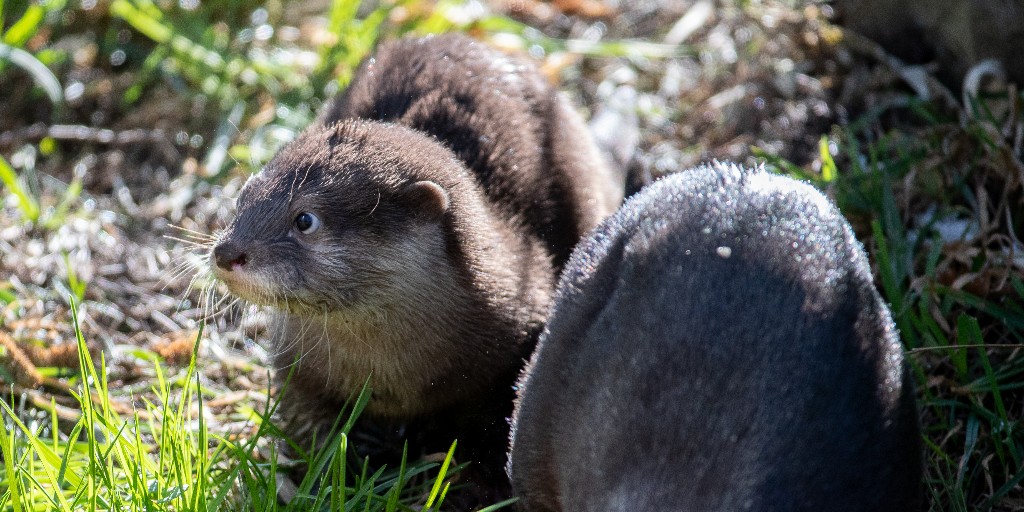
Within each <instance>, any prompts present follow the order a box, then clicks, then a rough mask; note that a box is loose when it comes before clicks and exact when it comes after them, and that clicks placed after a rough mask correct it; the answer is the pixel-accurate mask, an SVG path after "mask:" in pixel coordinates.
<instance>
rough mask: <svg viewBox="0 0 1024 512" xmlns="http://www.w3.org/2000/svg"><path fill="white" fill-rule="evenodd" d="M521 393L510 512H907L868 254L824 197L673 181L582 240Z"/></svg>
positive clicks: (750, 184)
mask: <svg viewBox="0 0 1024 512" xmlns="http://www.w3.org/2000/svg"><path fill="white" fill-rule="evenodd" d="M520 387H521V389H520V393H521V394H520V397H519V399H518V405H517V410H516V415H515V417H514V424H513V434H512V449H511V456H510V463H509V472H510V475H511V477H512V483H513V487H514V490H515V491H516V492H517V494H518V495H519V496H520V497H521V501H520V505H521V508H522V509H523V510H528V511H532V512H537V511H613V510H614V511H659V512H662V511H702V512H706V511H727V510H728V511H738V510H751V511H755V510H756V511H815V512H817V511H822V510H828V511H851V512H852V511H865V510H871V511H893V512H896V511H900V512H906V511H912V510H918V509H919V497H920V493H921V487H920V477H921V453H920V448H919V432H918V422H917V413H916V410H915V406H914V398H913V391H912V389H911V384H910V381H909V376H908V372H907V369H906V367H905V365H904V362H903V356H902V349H901V345H900V341H899V339H898V337H897V334H896V329H895V327H894V325H893V322H892V319H891V315H890V312H889V310H888V308H887V307H886V305H885V304H884V303H883V301H882V299H881V297H880V296H879V295H878V292H877V291H876V290H875V288H874V286H873V285H872V281H871V272H870V270H869V267H868V262H867V259H866V257H865V254H864V252H863V250H862V248H861V246H860V244H859V243H858V242H857V240H856V239H855V238H854V236H853V233H852V231H851V229H850V227H849V225H848V223H847V222H846V221H845V220H844V219H843V217H842V216H841V215H840V213H839V212H838V211H837V210H836V208H835V207H834V206H832V205H831V203H829V201H828V200H827V199H826V198H825V197H823V196H822V195H821V194H820V193H818V192H817V191H815V190H814V189H813V188H811V187H810V186H807V185H805V184H802V183H799V182H796V181H794V180H791V179H788V178H784V177H780V176H775V175H771V174H769V173H767V172H765V171H762V170H744V169H740V168H737V167H735V166H726V165H716V166H713V167H702V168H698V169H694V170H690V171H685V172H682V173H679V174H676V175H672V176H669V177H667V178H664V179H662V180H660V181H658V182H656V183H654V184H653V185H651V186H649V187H647V188H646V189H644V190H642V191H641V192H640V193H639V194H638V195H637V196H634V197H633V198H631V199H630V200H629V201H627V202H626V204H625V206H623V207H622V208H621V209H620V210H619V212H617V213H616V214H615V215H614V216H613V217H611V218H610V219H609V220H607V221H606V222H605V223H604V224H602V225H601V227H599V228H598V229H597V230H596V231H595V232H594V233H593V234H592V235H591V236H589V237H588V238H587V239H585V240H584V241H583V242H581V243H580V244H579V246H578V247H577V249H576V251H575V252H574V253H573V255H572V257H571V259H570V260H569V263H568V264H567V266H566V269H565V272H564V274H563V275H562V279H561V282H560V284H559V287H558V291H557V294H556V298H555V304H554V306H553V312H552V314H551V316H550V317H549V319H548V323H547V327H546V328H545V331H544V333H543V334H542V335H541V339H540V342H539V343H538V346H537V350H536V352H535V353H534V356H533V358H532V359H531V362H530V364H529V365H528V367H527V370H526V371H524V376H523V378H522V381H521V383H520Z"/></svg>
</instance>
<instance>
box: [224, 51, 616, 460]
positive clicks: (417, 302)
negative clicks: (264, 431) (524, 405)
mask: <svg viewBox="0 0 1024 512" xmlns="http://www.w3.org/2000/svg"><path fill="white" fill-rule="evenodd" d="M622 194H623V184H622V182H621V180H619V179H616V178H614V177H613V175H612V173H611V171H610V170H609V169H608V168H607V167H606V166H605V165H604V164H603V162H602V160H601V158H600V157H599V154H598V151H597V149H596V148H595V146H594V144H593V142H592V141H591V140H590V139H589V136H588V134H587V131H586V127H585V125H584V124H583V122H582V120H581V119H580V118H579V116H578V114H576V113H575V112H574V111H573V109H572V107H571V106H570V105H569V104H568V103H567V101H566V100H565V99H563V97H562V96H561V95H560V94H559V93H557V91H555V90H554V89H553V88H552V87H551V86H550V85H549V84H547V83H546V82H545V81H544V80H543V79H542V78H541V76H540V74H539V73H538V72H537V71H536V70H535V69H534V68H533V67H532V66H530V65H529V64H527V63H525V62H521V61H519V60H517V59H515V58H512V57H509V56H507V55H504V54H502V53H499V52H497V51H495V50H492V49H489V48H488V47H486V46H484V45H483V44H480V43H477V42H474V41H473V40H471V39H469V38H467V37H464V36H458V35H448V36H437V37H427V38H423V39H407V40H400V41H396V42H392V43H388V44H384V45H383V46H381V47H380V48H379V50H378V51H377V52H376V54H375V55H373V56H372V57H370V58H369V59H367V60H366V61H365V62H364V63H363V65H362V66H361V67H360V69H359V70H358V72H357V73H356V76H355V78H354V79H353V81H352V83H351V85H350V86H349V88H348V89H347V90H346V91H345V93H344V94H343V95H341V96H340V97H339V98H338V99H337V100H336V101H334V102H333V103H332V104H330V105H328V107H327V108H326V109H325V111H324V113H323V114H322V116H321V118H320V120H319V121H318V122H317V123H315V124H314V125H313V126H311V127H310V128H308V129H307V130H306V131H305V132H304V133H302V134H301V135H299V136H298V138H297V139H296V140H295V141H293V142H291V143H290V144H288V145H287V146H285V147H284V148H283V149H282V150H281V151H280V152H279V153H278V154H277V156H275V157H274V159H273V160H271V162H270V163H268V164H267V166H266V168H264V169H263V170H262V171H261V172H260V173H259V174H257V175H254V176H253V177H252V178H251V179H250V180H249V182H248V183H247V184H246V185H245V187H244V188H243V190H242V191H241V193H240V195H239V198H238V213H237V217H236V218H235V219H234V221H233V222H232V224H231V225H230V226H229V227H228V228H227V229H226V230H225V231H224V232H223V233H221V234H220V236H219V238H218V241H217V243H216V245H215V247H214V248H213V250H212V252H211V253H210V260H211V263H212V264H214V271H215V275H216V276H217V277H218V278H219V279H220V280H221V281H223V282H224V283H225V284H226V285H227V286H228V288H229V289H230V290H231V292H232V293H233V294H235V295H237V296H239V297H242V298H243V299H246V300H248V301H251V302H254V303H257V304H264V305H268V306H271V307H272V308H273V309H274V310H275V316H276V327H274V329H273V339H272V346H273V353H274V364H275V366H276V367H277V370H278V376H279V377H281V378H282V379H283V378H284V377H286V376H287V375H289V373H291V375H292V377H291V381H290V382H289V383H288V386H287V389H286V397H285V399H284V400H283V401H282V408H283V409H284V410H285V411H284V412H285V416H286V417H287V416H291V417H295V418H298V421H296V420H294V419H293V420H291V421H289V430H291V433H292V434H293V435H297V436H299V437H307V436H306V434H307V432H306V430H307V428H316V427H320V426H322V422H329V421H330V420H333V419H334V416H335V415H336V414H337V412H338V409H339V407H340V404H342V403H343V402H344V401H345V400H346V399H347V398H349V397H350V396H352V395H353V394H354V393H355V392H357V391H358V390H359V389H360V388H361V386H362V385H363V383H364V382H365V380H366V379H367V377H368V376H370V375H371V374H372V378H371V381H370V384H371V387H372V389H373V395H372V398H371V399H370V402H369V405H368V406H367V408H366V413H365V414H366V416H368V417H369V418H370V419H376V420H381V421H383V422H393V423H394V424H402V423H403V422H407V421H420V422H421V423H420V424H421V425H422V424H423V423H429V424H430V425H431V427H429V428H433V429H434V430H436V431H437V432H439V433H440V435H442V436H444V438H445V439H444V441H439V442H438V444H436V445H434V446H433V447H432V449H446V448H447V444H448V443H450V442H451V439H452V437H458V438H459V442H460V447H464V448H466V449H465V450H462V451H461V453H462V455H463V457H468V458H469V459H471V460H476V461H479V460H480V459H490V461H491V462H492V463H493V465H494V466H495V467H496V468H497V471H496V473H495V474H497V475H501V479H504V478H505V477H504V475H503V474H502V471H501V467H502V463H501V461H502V460H503V458H504V456H505V455H504V453H505V444H506V440H507V432H508V424H507V420H506V418H507V417H508V416H509V415H510V414H511V410H512V398H513V391H512V385H513V384H514V382H515V379H516V376H517V375H518V372H519V369H520V368H521V367H522V365H523V364H524V360H525V358H526V357H528V356H529V354H530V351H531V350H532V348H533V346H534V344H535V342H536V336H537V334H538V333H539V332H540V329H541V327H542V324H543V322H544V318H545V316H546V313H547V308H548V306H549V302H550V296H551V293H552V290H553V289H554V283H555V280H556V277H557V272H558V271H559V269H560V267H561V265H562V264H563V262H564V260H565V259H566V258H567V257H568V255H569V253H570V251H571V249H572V247H573V245H574V244H575V243H576V242H577V240H578V239H579V238H580V237H581V236H582V235H583V234H584V233H586V232H587V231H588V230H589V229H591V228H593V227H594V226H596V225H597V224H598V223H599V222H600V220H602V218H603V217H605V216H606V215H608V214H610V213H611V212H612V211H614V209H615V208H616V207H617V205H618V203H619V202H620V201H621V199H622ZM293 368H294V370H293V371H291V370H292V369H293ZM425 428H428V427H425ZM397 448H398V449H399V451H400V449H401V445H400V444H399V445H398V446H397ZM485 462H486V461H485Z"/></svg>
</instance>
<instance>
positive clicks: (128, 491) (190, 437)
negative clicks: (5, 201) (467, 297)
mask: <svg viewBox="0 0 1024 512" xmlns="http://www.w3.org/2000/svg"><path fill="white" fill-rule="evenodd" d="M76 311H77V309H76V308H74V307H73V308H72V315H73V318H72V319H71V321H72V322H74V327H75V334H76V337H77V343H78V349H79V352H78V353H79V364H80V371H79V373H78V375H76V376H75V377H72V378H70V379H69V381H71V382H74V386H73V388H74V391H73V395H74V397H75V399H76V401H77V403H78V406H79V409H80V412H81V414H80V417H79V418H78V420H77V421H76V422H74V424H72V425H66V424H62V422H61V421H59V420H58V416H57V413H56V412H55V411H54V410H53V409H51V411H50V413H49V418H48V420H49V421H42V422H40V421H30V422H28V423H26V422H25V421H23V420H22V419H21V418H22V416H23V415H22V414H19V413H18V412H17V410H18V409H19V406H18V405H16V404H14V403H7V402H0V418H2V419H3V423H4V426H5V428H4V429H0V458H2V466H3V468H2V472H0V490H2V492H0V510H13V511H16V512H18V511H27V510H54V511H70V510H156V511H162V510H166V511H172V510H173V511H187V510H196V511H198V510H231V509H239V510H368V511H378V510H384V511H398V510H402V511H407V510H414V509H415V510H423V511H427V510H440V507H441V505H442V504H443V502H444V498H445V495H446V494H447V492H448V489H449V486H450V482H449V481H447V477H448V476H450V475H451V472H452V470H453V469H455V468H453V467H451V460H452V459H451V457H452V454H453V452H454V449H455V445H453V446H452V450H451V451H449V453H448V454H447V457H446V458H445V459H444V461H443V462H441V463H440V464H437V463H417V464H414V465H407V464H406V462H405V458H404V457H403V459H402V462H401V465H400V467H398V468H390V469H389V468H386V467H382V468H379V469H377V470H376V471H374V472H370V471H369V470H368V468H369V466H368V464H369V463H368V461H363V463H362V466H361V467H355V468H352V467H348V466H347V464H349V462H348V461H350V460H357V459H353V458H352V457H353V456H352V452H351V448H350V447H349V444H348V438H347V434H348V432H349V430H350V429H351V428H352V426H353V424H354V421H355V418H356V417H357V416H358V414H359V413H360V412H361V410H362V409H363V407H365V405H366V401H367V400H368V398H369V391H368V389H364V390H363V392H362V393H361V394H360V395H359V397H358V398H357V399H356V400H355V401H354V402H353V404H352V406H351V407H349V408H347V410H348V411H350V414H349V415H348V416H346V418H345V421H344V423H343V424H342V425H340V428H339V429H338V430H336V432H335V433H334V434H332V435H331V436H330V441H329V442H328V443H326V445H325V446H324V447H323V448H322V449H319V450H316V451H313V452H310V453H308V454H305V452H303V453H304V455H305V456H306V457H307V458H305V459H300V461H299V462H301V463H302V464H303V465H305V466H306V467H307V468H309V471H307V472H306V476H305V477H304V478H303V479H301V480H300V482H299V484H298V487H297V492H296V494H295V497H294V498H293V499H292V500H291V501H290V502H289V503H288V504H281V503H280V502H279V498H278V492H277V489H278V484H279V481H278V476H279V475H280V474H282V473H283V472H284V471H285V470H284V469H283V468H281V467H280V466H279V465H278V460H277V457H276V453H277V449H276V447H277V444H278V443H279V442H280V439H281V438H280V437H278V434H279V432H277V430H276V429H275V428H274V427H273V425H272V424H271V423H270V422H269V421H267V418H269V417H270V414H271V413H272V410H270V409H268V410H266V411H262V412H257V411H250V414H251V422H252V423H253V424H254V425H256V429H255V431H254V432H253V433H251V434H247V435H233V434H230V433H215V432H211V431H210V430H209V429H208V425H207V419H206V418H207V414H206V411H205V409H204V396H203V395H204V393H203V390H202V387H201V384H200V383H201V379H200V372H199V371H198V370H197V368H196V365H195V359H194V355H193V360H192V362H191V363H190V364H189V366H188V367H187V369H185V370H184V372H183V373H181V374H178V375H175V376H168V375H165V374H164V371H163V369H162V367H161V365H160V363H159V361H158V360H156V359H154V360H153V361H152V362H153V369H154V370H155V372H156V379H155V383H154V385H153V387H152V390H151V393H148V394H147V395H146V396H145V397H138V402H141V404H142V405H141V407H139V408H138V409H135V410H134V411H131V412H129V413H128V414H125V411H124V410H123V409H124V404H123V403H115V402H114V401H113V399H112V398H111V393H110V389H108V380H107V375H106V372H105V370H104V368H105V364H104V361H93V360H92V356H91V355H90V352H89V350H88V349H87V346H86V345H87V344H86V340H85V339H84V337H83V335H82V332H81V330H80V329H79V327H78V323H77V314H76ZM97 363H98V364H97ZM36 418H38V416H36ZM261 453H265V455H261ZM414 506H415V507H417V508H413V507H414Z"/></svg>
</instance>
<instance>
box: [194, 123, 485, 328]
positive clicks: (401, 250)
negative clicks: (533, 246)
mask: <svg viewBox="0 0 1024 512" xmlns="http://www.w3.org/2000/svg"><path fill="white" fill-rule="evenodd" d="M453 172H454V173H465V172H468V171H467V170H465V168H464V167H463V166H462V165H461V164H460V163H459V162H458V161H457V160H456V159H455V157H454V155H452V154H451V152H449V151H448V150H446V149H445V148H444V147H442V146H441V145H440V144H438V143H436V142H434V141H432V140H430V139H428V138H427V137H425V136H423V135H420V134H418V133H416V132H414V131H412V130H409V129H405V128H402V127H398V126H394V125H389V124H384V123H375V122H365V121H346V122H342V123H338V124H334V125H331V126H326V127H325V126H314V127H312V128H310V129H309V130H307V131H306V132H304V133H303V134H302V135H300V136H299V137H298V138H297V139H296V140H295V141H293V142H292V143H290V144H288V145H287V146H286V147H284V149H282V150H281V151H280V152H279V153H278V154H277V156H275V157H274V159H273V160H271V162H270V163H269V164H267V166H266V167H265V168H264V169H263V170H262V171H261V172H260V173H258V174H256V175H253V176H252V177H251V178H250V179H249V181H248V182H247V183H246V184H245V186H244V187H243V188H242V190H241V193H240V194H239V197H238V207H237V216H236V217H235V219H234V220H233V221H232V223H231V224H230V225H229V226H228V228H227V229H226V230H224V231H223V232H222V233H221V234H220V236H219V237H218V239H217V243H216V244H215V246H214V247H213V250H212V251H211V252H210V254H209V261H210V265H211V267H212V269H213V272H214V275H215V276H216V277H217V278H218V279H219V280H221V281H222V282H223V283H224V284H226V285H227V287H228V288H229V289H230V291H231V292H232V293H233V294H234V295H236V296H238V297H241V298H243V299H245V300H248V301H250V302H254V303H257V304H263V305H270V306H274V307H276V308H278V309H283V310H286V311H290V312H292V313H300V314H301V313H304V312H305V313H307V314H308V313H315V312H329V311H340V310H344V309H346V308H356V307H360V306H367V307H375V306H379V304H375V302H379V301H383V300H388V299H389V298H390V300H394V299H393V298H394V296H395V290H394V288H395V287H396V286H402V283H403V282H405V281H408V279H406V276H403V273H408V272H417V271H419V272H422V271H423V269H426V268H429V267H430V264H429V263H430V262H431V261H434V260H437V259H438V258H443V254H444V251H445V242H444V224H445V222H447V217H448V216H449V215H448V213H449V208H450V206H451V205H450V201H449V197H450V196H449V188H450V187H452V186H457V184H455V183H454V182H452V181H451V179H450V176H451V175H452V173H453Z"/></svg>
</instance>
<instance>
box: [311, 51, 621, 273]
mask: <svg viewBox="0 0 1024 512" xmlns="http://www.w3.org/2000/svg"><path fill="white" fill-rule="evenodd" d="M346 118H361V119H373V120H378V121H387V122H392V123H396V124H401V125H404V126H408V127H410V128H414V129H416V130H418V131H420V132H423V133H426V134H428V135H431V136H433V137H435V138H436V139H437V140H438V141H439V142H441V143H442V144H444V145H445V146H447V147H448V148H449V149H451V150H452V151H453V152H455V154H456V155H457V156H458V157H459V159H460V160H462V161H463V162H465V163H466V166H467V167H469V168H470V169H471V170H473V172H474V173H475V174H476V177H477V179H478V180H479V182H480V183H481V185H482V186H483V189H484V191H485V193H486V194H487V196H488V198H489V199H490V200H491V202H492V203H493V204H495V205H499V206H500V207H501V208H503V209H504V212H503V213H504V215H506V216H507V217H510V218H515V219H520V220H522V221H524V222H525V223H526V224H527V225H528V227H529V229H530V231H531V232H532V233H533V234H534V235H536V236H538V237H540V238H541V239H542V240H543V241H544V242H545V244H546V245H547V247H548V250H550V251H551V253H552V254H553V255H554V258H555V260H554V261H555V263H556V266H558V267H560V266H561V264H562V263H564V262H565V259H566V258H568V256H569V253H570V252H571V251H572V248H573V246H574V245H575V244H576V242H577V241H578V240H579V239H580V238H581V237H582V236H583V235H585V234H586V233H587V232H589V231H590V230H591V229H592V228H594V227H595V226H597V224H598V222H600V221H601V220H602V219H604V217H605V216H607V215H609V214H611V212H613V211H615V209H616V208H618V206H619V204H620V203H621V202H622V196H623V189H624V186H625V185H624V180H625V178H624V176H623V175H621V173H618V174H617V173H613V172H612V171H611V170H610V169H609V168H608V166H607V164H606V163H605V162H604V160H603V159H602V157H601V156H600V152H599V151H598V149H597V146H596V145H595V144H594V142H593V139H592V137H591V136H590V134H589V132H588V129H587V127H586V125H585V124H584V122H583V120H582V119H581V118H580V117H579V115H578V114H576V112H574V111H573V108H572V106H571V105H570V104H569V102H568V101H567V100H566V99H565V98H564V97H563V96H562V95H561V94H559V93H558V92H557V91H556V90H555V89H554V88H553V87H552V86H551V85H550V84H549V83H547V82H546V81H545V79H544V77H543V76H542V75H541V74H540V73H538V72H537V70H536V69H535V68H534V67H533V66H532V65H531V64H530V63H528V62H525V61H522V60H520V59H517V58H515V57H512V56H510V55H506V54H504V53H502V52H499V51H497V50H495V49H493V48H489V47H488V46H486V45H484V44H481V43H478V42H476V41H474V40H472V39H470V38H468V37H466V36H463V35H460V34H447V35H442V36H435V37H427V38H422V39H401V40H397V41H393V42H389V43H385V44H383V45H381V47H380V48H379V49H378V51H377V52H376V54H375V55H374V56H373V57H371V58H370V59H367V60H366V62H364V63H363V65H362V66H361V67H360V68H359V70H358V71H357V72H356V75H355V78H353V80H352V84H351V85H350V86H349V87H348V89H346V91H345V93H344V94H342V95H341V96H339V97H338V99H337V100H336V101H335V102H334V103H333V104H332V105H330V106H329V108H328V109H327V110H325V111H324V113H323V115H322V116H321V118H320V122H321V123H324V124H330V123H332V122H336V121H337V120H340V119H346Z"/></svg>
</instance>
